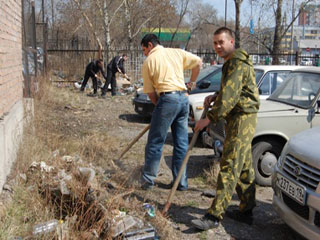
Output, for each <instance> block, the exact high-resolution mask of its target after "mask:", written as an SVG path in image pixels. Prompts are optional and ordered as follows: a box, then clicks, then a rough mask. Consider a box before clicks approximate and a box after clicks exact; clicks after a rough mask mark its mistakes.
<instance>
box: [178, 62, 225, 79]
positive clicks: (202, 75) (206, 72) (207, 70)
mask: <svg viewBox="0 0 320 240" xmlns="http://www.w3.org/2000/svg"><path fill="white" fill-rule="evenodd" d="M217 68H219V67H218V66H217V65H213V66H208V67H206V68H203V69H201V71H200V73H199V75H198V77H197V82H198V81H200V80H201V79H203V78H205V77H206V76H208V75H209V74H210V73H212V72H213V71H214V70H216V69H217ZM189 81H190V77H186V78H184V82H185V83H187V82H189Z"/></svg>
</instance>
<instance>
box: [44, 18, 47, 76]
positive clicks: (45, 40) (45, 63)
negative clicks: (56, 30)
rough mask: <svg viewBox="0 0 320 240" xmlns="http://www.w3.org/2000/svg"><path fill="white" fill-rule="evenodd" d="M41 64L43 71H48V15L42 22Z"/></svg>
mask: <svg viewBox="0 0 320 240" xmlns="http://www.w3.org/2000/svg"><path fill="white" fill-rule="evenodd" d="M43 55H44V56H43V66H44V73H45V75H47V73H48V17H47V18H46V22H45V24H44V30H43Z"/></svg>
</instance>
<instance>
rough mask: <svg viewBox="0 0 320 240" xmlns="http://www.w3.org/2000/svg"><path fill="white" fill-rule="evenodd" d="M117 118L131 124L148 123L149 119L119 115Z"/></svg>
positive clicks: (135, 115) (133, 115) (134, 115)
mask: <svg viewBox="0 0 320 240" xmlns="http://www.w3.org/2000/svg"><path fill="white" fill-rule="evenodd" d="M119 118H120V119H121V120H125V121H128V122H133V123H150V118H147V117H142V116H140V115H138V114H120V115H119Z"/></svg>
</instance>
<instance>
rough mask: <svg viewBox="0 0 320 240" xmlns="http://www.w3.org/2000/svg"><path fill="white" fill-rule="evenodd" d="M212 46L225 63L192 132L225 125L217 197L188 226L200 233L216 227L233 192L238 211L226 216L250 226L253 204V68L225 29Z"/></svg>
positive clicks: (255, 98)
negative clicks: (217, 89)
mask: <svg viewBox="0 0 320 240" xmlns="http://www.w3.org/2000/svg"><path fill="white" fill-rule="evenodd" d="M213 46H214V50H215V51H216V53H217V54H218V55H219V56H220V57H222V58H223V59H224V60H225V63H224V64H223V67H222V77H221V86H220V89H221V90H220V92H219V93H218V94H217V95H210V96H208V97H206V98H205V102H204V104H205V105H207V106H208V105H210V104H211V103H212V102H213V101H214V105H213V107H212V109H211V110H210V111H209V112H208V113H207V117H206V118H205V119H201V120H199V121H198V122H197V123H196V126H195V131H200V130H202V129H203V128H205V127H206V126H207V125H208V124H209V122H210V121H212V122H214V123H217V122H218V121H220V120H222V119H225V120H226V122H227V124H226V138H225V142H224V148H223V152H222V157H221V160H220V169H221V170H220V172H219V174H218V182H217V191H216V192H217V195H216V197H215V199H214V200H213V202H212V205H211V207H210V208H209V210H208V212H207V214H206V215H204V217H202V218H201V219H195V220H192V224H193V225H194V226H195V227H196V228H198V229H201V230H208V229H210V228H216V227H218V226H219V222H220V221H221V220H222V219H223V216H224V214H225V212H226V209H227V207H228V205H229V203H230V201H231V199H232V195H233V192H234V190H236V191H237V194H238V196H239V199H240V211H239V210H238V211H233V212H231V213H230V215H229V216H230V217H232V218H234V219H235V220H239V221H243V222H245V223H248V224H251V223H252V220H253V218H252V210H253V208H254V207H255V205H256V202H255V182H254V179H255V175H254V169H253V167H252V155H251V142H252V138H253V135H254V133H255V128H256V124H257V112H258V110H259V93H258V89H257V86H256V78H255V73H254V69H253V65H252V62H251V60H250V58H249V55H248V54H247V53H246V52H245V51H244V50H242V49H235V48H234V38H233V34H232V31H231V30H230V29H228V28H226V27H222V28H219V29H218V30H216V31H215V33H214V35H213Z"/></svg>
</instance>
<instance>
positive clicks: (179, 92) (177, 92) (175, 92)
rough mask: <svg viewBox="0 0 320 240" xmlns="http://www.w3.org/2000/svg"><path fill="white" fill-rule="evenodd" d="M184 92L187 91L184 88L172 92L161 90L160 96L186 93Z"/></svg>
mask: <svg viewBox="0 0 320 240" xmlns="http://www.w3.org/2000/svg"><path fill="white" fill-rule="evenodd" d="M186 92H187V91H186V90H184V91H172V92H161V93H160V96H163V95H167V94H181V93H186Z"/></svg>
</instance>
